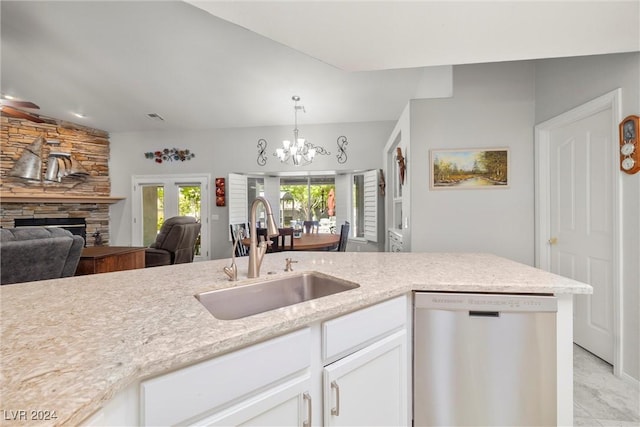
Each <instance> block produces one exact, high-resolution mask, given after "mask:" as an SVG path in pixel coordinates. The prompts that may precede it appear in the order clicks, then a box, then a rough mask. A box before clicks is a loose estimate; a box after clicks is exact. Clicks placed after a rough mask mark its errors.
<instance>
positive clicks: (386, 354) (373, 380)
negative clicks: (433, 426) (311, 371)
mask: <svg viewBox="0 0 640 427" xmlns="http://www.w3.org/2000/svg"><path fill="white" fill-rule="evenodd" d="M323 388H324V425H326V426H401V425H407V423H408V417H407V399H408V398H407V335H406V331H405V330H402V331H398V332H396V333H394V334H392V335H390V336H388V337H386V338H384V339H382V340H380V341H378V342H376V343H374V344H372V345H370V346H368V347H365V348H363V349H362V350H360V351H357V352H355V353H353V354H351V355H349V356H347V357H345V358H343V359H340V360H338V361H337V362H334V363H332V364H330V365H328V366H326V367H325V368H324V372H323Z"/></svg>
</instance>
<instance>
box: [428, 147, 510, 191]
mask: <svg viewBox="0 0 640 427" xmlns="http://www.w3.org/2000/svg"><path fill="white" fill-rule="evenodd" d="M509 157H510V156H509V149H508V148H504V147H502V148H461V149H434V150H430V159H429V160H430V165H431V176H430V183H429V186H430V188H431V189H432V190H487V189H503V188H509V170H510V167H509Z"/></svg>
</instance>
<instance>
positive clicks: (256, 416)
mask: <svg viewBox="0 0 640 427" xmlns="http://www.w3.org/2000/svg"><path fill="white" fill-rule="evenodd" d="M310 387H311V375H310V374H309V373H307V374H306V375H304V376H301V377H298V378H295V379H293V380H290V381H288V382H286V383H284V384H280V385H279V386H277V387H273V388H270V389H268V390H267V391H265V392H264V393H261V394H259V395H257V396H254V397H252V398H249V399H247V400H245V401H242V402H240V403H238V404H236V405H234V406H232V407H231V408H229V409H226V410H224V411H221V412H218V413H216V414H214V415H213V416H211V417H208V418H205V419H202V420H198V421H195V422H194V423H193V424H192V425H197V426H300V427H302V426H305V425H309V420H310V419H311V397H310V396H309V394H308V390H309V389H310Z"/></svg>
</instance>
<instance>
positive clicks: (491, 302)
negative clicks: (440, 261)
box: [414, 292, 558, 312]
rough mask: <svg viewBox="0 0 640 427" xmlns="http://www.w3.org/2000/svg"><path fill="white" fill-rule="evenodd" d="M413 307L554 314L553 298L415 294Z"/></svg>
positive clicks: (554, 303) (554, 304) (555, 300)
mask: <svg viewBox="0 0 640 427" xmlns="http://www.w3.org/2000/svg"><path fill="white" fill-rule="evenodd" d="M414 304H415V307H416V308H430V309H434V310H469V311H498V312H500V311H503V312H509V311H536V312H556V311H558V302H557V299H556V297H554V296H543V295H513V294H466V293H439V292H415V302H414Z"/></svg>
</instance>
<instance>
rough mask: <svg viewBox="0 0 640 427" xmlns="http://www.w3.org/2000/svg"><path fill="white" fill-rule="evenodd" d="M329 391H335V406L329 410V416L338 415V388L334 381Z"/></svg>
mask: <svg viewBox="0 0 640 427" xmlns="http://www.w3.org/2000/svg"><path fill="white" fill-rule="evenodd" d="M331 389H332V390H335V391H336V406H335V407H333V408H331V415H335V416H336V417H337V416H339V415H340V387H339V386H338V383H337V382H335V381H331Z"/></svg>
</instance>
